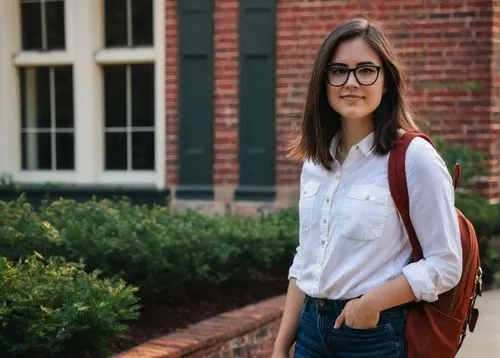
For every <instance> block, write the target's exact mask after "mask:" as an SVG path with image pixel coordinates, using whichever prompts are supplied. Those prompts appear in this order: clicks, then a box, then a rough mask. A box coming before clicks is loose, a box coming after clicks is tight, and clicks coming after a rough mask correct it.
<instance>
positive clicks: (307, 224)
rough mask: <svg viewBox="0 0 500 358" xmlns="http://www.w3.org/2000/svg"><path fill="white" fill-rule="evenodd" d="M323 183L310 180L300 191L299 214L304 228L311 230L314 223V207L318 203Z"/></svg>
mask: <svg viewBox="0 0 500 358" xmlns="http://www.w3.org/2000/svg"><path fill="white" fill-rule="evenodd" d="M320 186H321V183H319V182H316V181H308V182H307V183H305V184H304V189H303V190H302V192H301V193H300V200H299V214H300V227H301V229H302V230H305V231H309V230H311V227H312V224H313V209H314V205H315V204H316V201H317V197H318V193H319V187H320Z"/></svg>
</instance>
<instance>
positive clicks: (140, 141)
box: [132, 132, 155, 170]
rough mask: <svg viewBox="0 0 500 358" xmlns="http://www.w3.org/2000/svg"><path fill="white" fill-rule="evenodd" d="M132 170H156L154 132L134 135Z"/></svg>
mask: <svg viewBox="0 0 500 358" xmlns="http://www.w3.org/2000/svg"><path fill="white" fill-rule="evenodd" d="M132 169H134V170H154V169H155V136H154V132H146V133H143V132H141V133H132Z"/></svg>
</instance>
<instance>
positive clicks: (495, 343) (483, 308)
mask: <svg viewBox="0 0 500 358" xmlns="http://www.w3.org/2000/svg"><path fill="white" fill-rule="evenodd" d="M476 307H477V308H478V309H479V321H478V322H477V326H476V330H475V331H474V333H470V332H468V333H467V336H466V337H465V341H464V344H463V346H462V348H461V349H460V352H459V353H458V355H457V358H498V357H500V290H494V291H487V292H484V293H483V296H482V297H478V299H477V301H476Z"/></svg>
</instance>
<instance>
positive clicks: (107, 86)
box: [103, 66, 127, 128]
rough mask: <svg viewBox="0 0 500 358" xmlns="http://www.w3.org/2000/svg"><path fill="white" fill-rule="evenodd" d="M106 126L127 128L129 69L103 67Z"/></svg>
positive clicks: (123, 67) (124, 67)
mask: <svg viewBox="0 0 500 358" xmlns="http://www.w3.org/2000/svg"><path fill="white" fill-rule="evenodd" d="M103 71H104V116H105V122H104V123H105V126H106V128H109V127H126V126H127V67H126V66H103Z"/></svg>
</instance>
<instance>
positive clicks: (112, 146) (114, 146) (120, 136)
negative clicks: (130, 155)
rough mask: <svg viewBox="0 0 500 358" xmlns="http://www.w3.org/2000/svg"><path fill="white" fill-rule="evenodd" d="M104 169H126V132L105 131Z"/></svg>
mask: <svg viewBox="0 0 500 358" xmlns="http://www.w3.org/2000/svg"><path fill="white" fill-rule="evenodd" d="M105 165H106V167H105V168H106V170H127V134H126V133H106V164H105Z"/></svg>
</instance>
